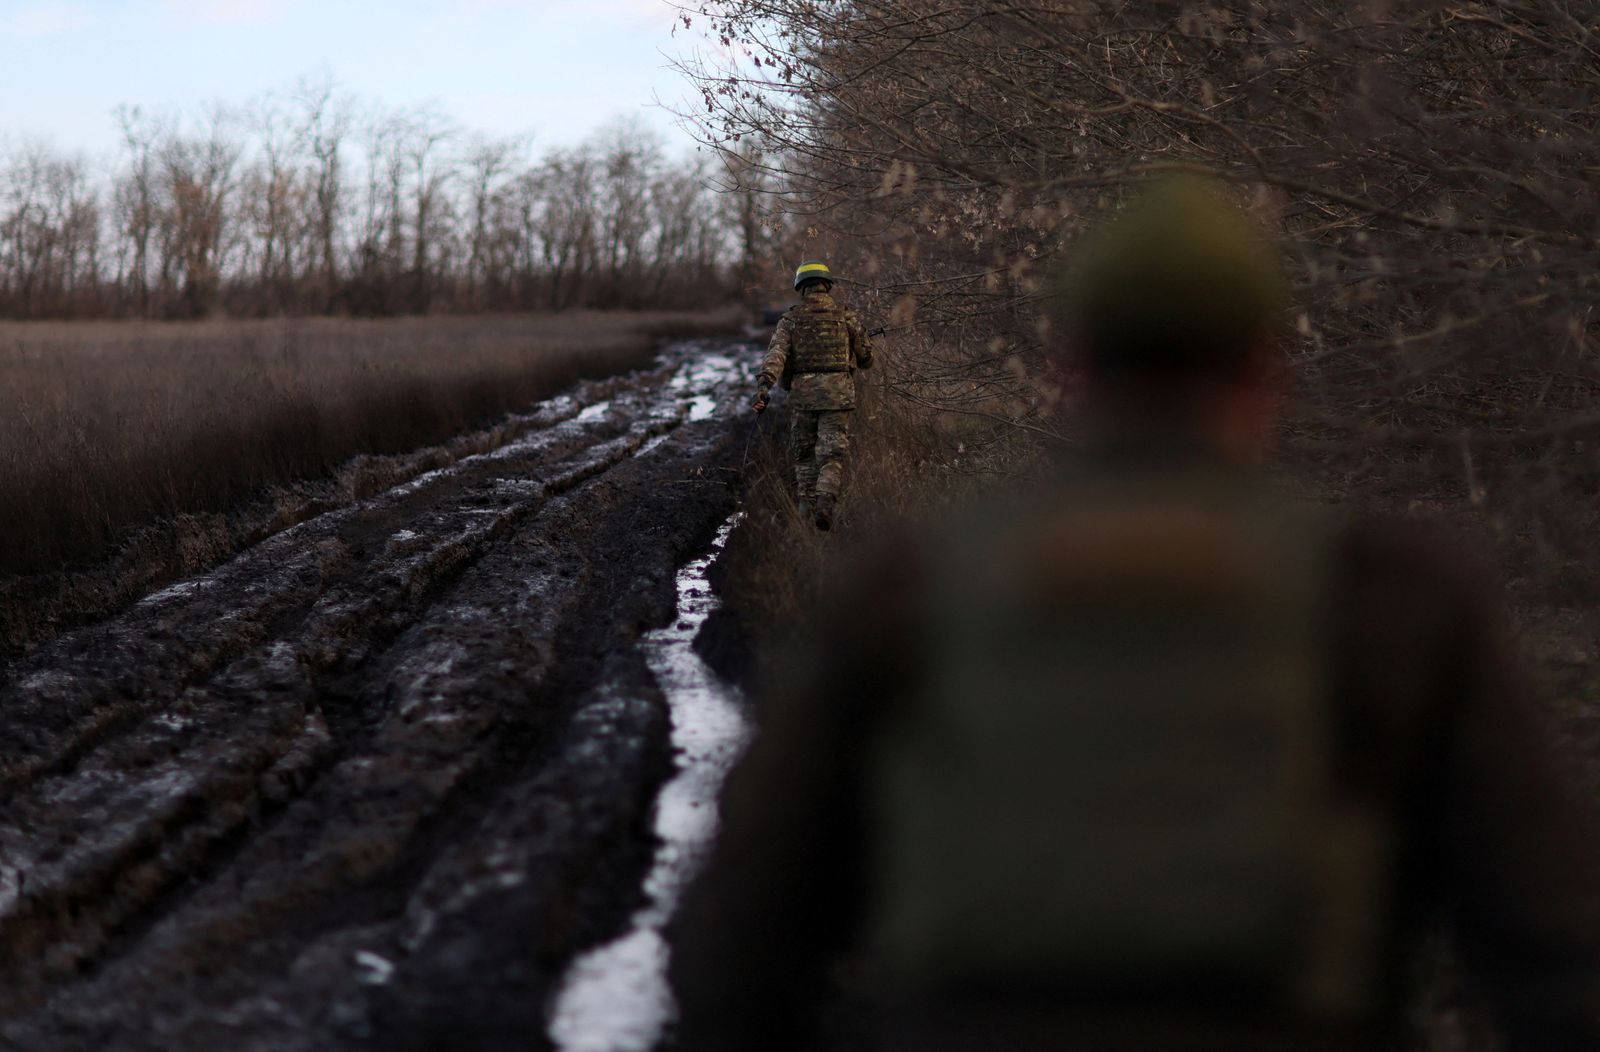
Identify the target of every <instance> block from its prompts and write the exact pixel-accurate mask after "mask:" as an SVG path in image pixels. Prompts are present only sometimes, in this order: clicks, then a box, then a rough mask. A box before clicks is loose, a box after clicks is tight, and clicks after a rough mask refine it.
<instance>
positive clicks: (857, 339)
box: [846, 311, 872, 369]
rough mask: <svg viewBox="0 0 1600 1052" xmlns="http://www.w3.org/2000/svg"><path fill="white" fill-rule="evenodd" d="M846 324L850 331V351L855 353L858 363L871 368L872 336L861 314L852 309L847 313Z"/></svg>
mask: <svg viewBox="0 0 1600 1052" xmlns="http://www.w3.org/2000/svg"><path fill="white" fill-rule="evenodd" d="M846 324H847V327H848V328H849V331H850V353H851V354H852V355H854V357H855V363H856V365H858V366H860V367H861V368H862V369H871V368H872V336H871V335H870V334H868V332H867V327H866V326H865V325H863V324H861V316H860V315H859V314H857V313H856V312H855V311H851V312H850V313H849V314H848V315H846Z"/></svg>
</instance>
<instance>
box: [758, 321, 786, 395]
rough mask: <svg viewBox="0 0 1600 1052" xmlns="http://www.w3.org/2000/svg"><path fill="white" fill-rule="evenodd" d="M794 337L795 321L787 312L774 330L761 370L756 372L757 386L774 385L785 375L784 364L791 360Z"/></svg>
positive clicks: (763, 387)
mask: <svg viewBox="0 0 1600 1052" xmlns="http://www.w3.org/2000/svg"><path fill="white" fill-rule="evenodd" d="M793 339H794V323H793V322H791V321H790V320H789V316H788V315H787V314H785V315H784V316H783V317H782V318H779V319H778V327H777V328H776V329H774V330H773V331H772V341H771V342H770V343H768V344H767V356H766V357H765V358H763V359H762V360H761V371H760V372H759V373H757V374H756V386H757V387H760V388H762V389H764V390H765V389H767V388H770V387H772V386H773V385H774V384H776V383H777V382H778V380H779V379H780V378H781V377H782V376H783V367H784V364H785V363H787V362H788V360H789V344H790V341H792V340H793Z"/></svg>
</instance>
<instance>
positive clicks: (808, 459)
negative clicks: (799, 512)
mask: <svg viewBox="0 0 1600 1052" xmlns="http://www.w3.org/2000/svg"><path fill="white" fill-rule="evenodd" d="M822 415H823V414H821V413H811V412H807V411H805V410H803V409H791V410H790V411H789V420H790V423H789V456H790V458H791V459H792V460H793V461H794V488H795V498H796V499H797V500H799V501H800V502H801V503H803V504H809V503H811V502H812V501H813V500H815V499H816V496H817V418H818V417H819V416H822Z"/></svg>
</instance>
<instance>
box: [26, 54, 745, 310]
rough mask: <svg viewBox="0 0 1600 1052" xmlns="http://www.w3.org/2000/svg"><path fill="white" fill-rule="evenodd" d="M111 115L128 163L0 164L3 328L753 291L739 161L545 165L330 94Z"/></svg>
mask: <svg viewBox="0 0 1600 1052" xmlns="http://www.w3.org/2000/svg"><path fill="white" fill-rule="evenodd" d="M114 117H115V120H116V122H117V127H118V130H119V132H120V142H121V145H120V149H119V150H118V152H117V155H116V156H115V157H114V158H108V159H104V160H95V159H90V158H88V157H85V156H83V155H82V154H75V153H70V152H66V151H63V150H60V149H57V148H55V147H53V146H51V145H48V144H45V143H40V142H26V143H22V144H16V145H12V146H10V147H9V148H6V149H4V150H3V151H0V316H4V317H11V318H87V317H112V318H129V317H132V318H192V317H201V316H207V315H212V314H217V313H227V314H231V315H237V316H266V315H277V314H323V313H348V314H357V315H388V314H402V313H421V312H428V311H499V310H545V309H565V308H570V307H589V308H597V309H608V308H643V307H654V306H663V305H671V306H696V305H701V304H706V303H711V302H720V301H725V300H726V299H727V298H728V297H729V296H730V295H731V294H732V292H733V291H734V289H733V282H734V281H736V280H737V276H738V273H739V265H740V259H739V249H740V245H741V243H742V241H743V239H742V238H741V237H740V236H739V233H738V231H739V226H740V222H741V217H740V208H739V205H738V203H737V201H735V200H734V199H733V198H732V197H730V196H729V195H724V194H719V193H718V192H717V191H716V189H715V187H714V186H713V185H712V184H713V176H714V175H715V174H716V173H715V172H714V171H713V166H715V167H717V168H720V165H719V164H718V163H717V162H716V161H715V160H711V161H708V160H706V159H704V158H703V157H702V158H698V159H697V158H690V159H686V160H685V159H677V158H673V157H670V156H669V155H668V154H667V152H666V150H665V147H664V144H663V142H662V141H661V140H660V138H659V137H657V136H655V135H653V134H650V133H648V132H646V131H645V130H643V129H642V128H641V127H639V126H637V125H635V124H631V123H627V122H618V123H616V124H614V125H612V126H610V127H608V128H605V129H603V130H601V131H599V132H597V133H595V134H594V135H593V136H591V137H590V138H589V139H588V140H587V141H585V142H583V143H581V144H579V145H576V146H573V147H570V148H560V149H550V150H547V151H545V152H544V153H543V154H542V155H541V156H538V157H534V156H533V155H532V153H531V151H530V148H529V143H528V141H527V140H526V139H519V138H492V137H487V136H483V135H479V134H473V133H469V132H468V131H466V130H464V129H463V128H461V127H460V126H459V125H457V124H456V123H455V122H454V121H452V120H451V119H449V118H448V117H447V116H445V115H444V114H442V113H441V112H439V111H438V110H437V109H436V108H434V107H432V106H422V107H415V108H410V109H405V110H398V111H384V110H380V109H376V108H374V107H371V106H367V105H363V104H361V103H359V102H358V100H356V99H355V98H353V97H352V96H350V95H349V94H347V93H345V92H342V91H341V90H340V89H338V88H337V87H336V86H335V85H334V84H333V83H331V82H330V81H327V80H305V81H302V82H301V83H299V84H298V85H296V86H295V88H294V89H293V90H292V91H289V92H285V93H282V94H276V95H271V96H268V97H264V98H261V99H258V100H256V101H254V102H252V103H250V104H249V105H246V106H243V107H226V106H221V105H216V106H212V107H210V108H209V109H207V110H205V111H204V112H202V113H199V114H197V115H187V116H179V115H172V114H157V113H150V112H147V111H145V110H142V109H140V108H137V107H121V108H119V109H118V110H117V111H116V112H115V114H114Z"/></svg>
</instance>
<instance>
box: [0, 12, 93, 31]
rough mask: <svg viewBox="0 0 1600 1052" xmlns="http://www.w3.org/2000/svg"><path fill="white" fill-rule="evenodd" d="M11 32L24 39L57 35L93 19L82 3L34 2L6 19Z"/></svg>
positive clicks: (86, 23)
mask: <svg viewBox="0 0 1600 1052" xmlns="http://www.w3.org/2000/svg"><path fill="white" fill-rule="evenodd" d="M6 21H7V22H8V23H9V29H10V33H11V34H12V35H14V36H18V37H21V38H23V39H31V38H36V37H48V36H55V35H56V34H57V33H65V32H68V31H69V30H73V29H77V28H78V27H80V26H84V25H88V24H89V22H91V21H93V20H92V19H91V18H90V16H89V13H88V12H87V11H85V10H84V9H83V6H82V5H81V4H70V3H66V4H63V3H43V4H32V5H30V6H28V7H24V8H23V9H22V10H20V11H16V12H13V13H12V14H11V16H10V17H9V18H7V19H6Z"/></svg>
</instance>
